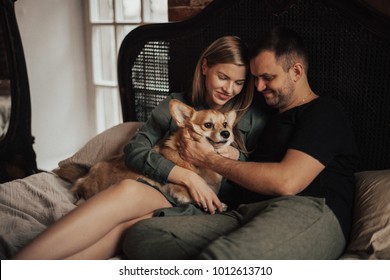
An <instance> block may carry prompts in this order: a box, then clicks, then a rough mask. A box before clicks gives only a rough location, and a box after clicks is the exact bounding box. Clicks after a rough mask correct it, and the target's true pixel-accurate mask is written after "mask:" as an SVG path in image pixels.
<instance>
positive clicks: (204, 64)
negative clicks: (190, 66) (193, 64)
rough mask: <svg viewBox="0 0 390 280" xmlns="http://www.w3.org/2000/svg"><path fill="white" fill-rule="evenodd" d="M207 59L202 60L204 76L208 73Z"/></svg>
mask: <svg viewBox="0 0 390 280" xmlns="http://www.w3.org/2000/svg"><path fill="white" fill-rule="evenodd" d="M207 68H208V67H207V59H206V58H203V60H202V74H203V75H206V71H207Z"/></svg>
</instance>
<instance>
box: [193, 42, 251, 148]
mask: <svg viewBox="0 0 390 280" xmlns="http://www.w3.org/2000/svg"><path fill="white" fill-rule="evenodd" d="M204 59H206V61H207V66H208V67H213V66H215V65H216V64H234V65H237V66H245V68H246V75H245V84H244V87H243V88H242V91H241V92H240V94H238V95H236V96H235V97H234V98H233V99H231V100H229V101H228V102H227V103H226V104H225V105H223V106H222V108H221V109H220V111H221V112H228V111H230V110H235V111H236V112H237V119H236V122H235V124H237V123H238V122H239V121H240V120H241V118H242V116H243V115H244V114H245V112H246V111H247V110H248V108H249V106H250V105H251V103H252V99H253V95H254V82H253V77H252V75H251V73H250V70H249V51H248V47H247V46H246V45H245V43H244V42H243V41H242V40H241V39H240V38H239V37H237V36H224V37H220V38H219V39H217V40H215V41H214V42H213V43H212V44H211V45H210V46H208V47H207V49H206V50H205V51H204V52H203V54H202V55H201V56H200V58H199V60H198V63H197V64H196V68H195V74H194V79H193V83H192V103H193V104H194V105H195V106H197V105H202V104H205V103H206V95H207V91H206V85H205V76H204V75H203V73H202V63H203V61H204ZM234 136H235V141H236V143H237V145H238V148H239V149H240V150H241V151H243V152H246V153H247V150H246V148H245V144H244V143H243V141H242V137H241V135H240V133H239V132H238V129H234Z"/></svg>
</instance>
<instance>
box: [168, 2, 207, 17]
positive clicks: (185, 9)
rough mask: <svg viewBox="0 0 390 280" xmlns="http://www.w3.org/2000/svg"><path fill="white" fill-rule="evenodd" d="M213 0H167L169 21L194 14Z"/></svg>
mask: <svg viewBox="0 0 390 280" xmlns="http://www.w3.org/2000/svg"><path fill="white" fill-rule="evenodd" d="M212 1H213V0H168V19H169V21H181V20H185V19H188V18H190V17H193V16H195V15H196V14H198V13H199V12H200V11H201V10H203V8H204V7H206V6H207V5H208V4H210V3H211V2H212Z"/></svg>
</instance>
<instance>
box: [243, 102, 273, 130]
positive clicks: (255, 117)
mask: <svg viewBox="0 0 390 280" xmlns="http://www.w3.org/2000/svg"><path fill="white" fill-rule="evenodd" d="M268 115H269V107H268V106H267V104H266V103H265V101H264V99H262V98H261V97H259V96H255V97H254V99H253V101H252V103H251V105H250V107H249V108H248V110H247V111H246V112H245V114H244V115H243V116H242V118H241V120H240V122H239V124H238V127H239V129H240V130H243V131H247V130H250V129H253V127H261V128H262V127H264V125H265V122H266V121H267V119H268Z"/></svg>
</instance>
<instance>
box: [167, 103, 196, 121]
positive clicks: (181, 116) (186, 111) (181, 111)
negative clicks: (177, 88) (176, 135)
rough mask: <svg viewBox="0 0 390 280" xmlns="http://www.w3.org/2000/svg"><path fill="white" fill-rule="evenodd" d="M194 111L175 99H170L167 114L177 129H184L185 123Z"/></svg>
mask: <svg viewBox="0 0 390 280" xmlns="http://www.w3.org/2000/svg"><path fill="white" fill-rule="evenodd" d="M194 111H195V110H194V109H193V108H192V107H190V106H187V105H186V104H184V103H183V102H181V101H179V100H177V99H172V100H171V101H170V102H169V112H170V113H171V116H172V118H173V119H174V120H175V122H176V124H177V126H179V127H184V125H185V123H186V121H187V120H189V119H190V118H191V117H192V115H193V113H194Z"/></svg>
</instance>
